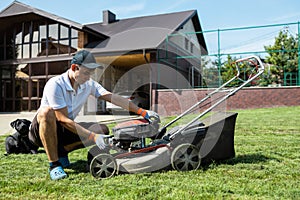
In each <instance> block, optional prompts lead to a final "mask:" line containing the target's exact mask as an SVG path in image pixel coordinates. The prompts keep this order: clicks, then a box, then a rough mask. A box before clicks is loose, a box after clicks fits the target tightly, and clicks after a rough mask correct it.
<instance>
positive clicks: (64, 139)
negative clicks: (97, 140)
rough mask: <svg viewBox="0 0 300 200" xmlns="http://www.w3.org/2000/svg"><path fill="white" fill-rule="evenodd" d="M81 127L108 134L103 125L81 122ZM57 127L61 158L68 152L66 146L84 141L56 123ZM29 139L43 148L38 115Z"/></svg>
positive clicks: (32, 124)
mask: <svg viewBox="0 0 300 200" xmlns="http://www.w3.org/2000/svg"><path fill="white" fill-rule="evenodd" d="M78 124H79V125H81V126H83V127H84V128H86V129H89V130H91V131H93V132H95V133H99V134H108V128H107V126H106V125H103V124H96V123H93V122H80V123H78ZM56 127H57V140H58V154H59V155H60V156H64V155H66V154H67V153H68V152H67V151H66V150H65V149H64V146H67V145H70V144H74V143H78V142H81V141H82V140H83V139H86V138H80V136H79V135H77V134H75V133H73V132H71V131H69V130H68V129H66V128H64V127H63V126H62V125H61V124H60V123H59V122H56ZM29 139H30V141H31V142H32V143H34V144H35V145H37V146H39V147H43V144H42V141H41V138H40V134H39V124H38V121H37V115H36V116H35V117H34V118H33V120H32V122H31V128H30V131H29Z"/></svg>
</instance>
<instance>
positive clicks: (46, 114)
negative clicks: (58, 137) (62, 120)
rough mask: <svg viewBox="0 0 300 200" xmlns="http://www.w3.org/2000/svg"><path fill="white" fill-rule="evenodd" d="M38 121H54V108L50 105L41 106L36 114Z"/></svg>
mask: <svg viewBox="0 0 300 200" xmlns="http://www.w3.org/2000/svg"><path fill="white" fill-rule="evenodd" d="M37 120H38V123H39V124H41V123H51V124H52V123H56V117H55V113H54V110H53V109H52V108H51V107H44V108H41V109H40V110H39V112H38V115H37Z"/></svg>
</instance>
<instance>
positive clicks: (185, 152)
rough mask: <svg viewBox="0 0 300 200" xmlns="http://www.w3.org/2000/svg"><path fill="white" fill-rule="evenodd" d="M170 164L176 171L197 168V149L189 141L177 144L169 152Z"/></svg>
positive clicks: (199, 162)
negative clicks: (170, 152)
mask: <svg viewBox="0 0 300 200" xmlns="http://www.w3.org/2000/svg"><path fill="white" fill-rule="evenodd" d="M171 164H172V167H173V169H175V170H177V171H190V170H197V169H198V168H199V166H200V164H201V157H200V153H199V149H198V148H197V147H196V146H195V145H193V144H189V143H184V144H181V145H179V146H177V147H176V148H175V149H174V150H173V152H172V154H171Z"/></svg>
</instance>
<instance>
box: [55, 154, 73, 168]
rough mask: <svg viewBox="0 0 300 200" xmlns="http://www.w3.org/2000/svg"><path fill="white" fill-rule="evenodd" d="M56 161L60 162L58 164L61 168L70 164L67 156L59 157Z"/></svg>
mask: <svg viewBox="0 0 300 200" xmlns="http://www.w3.org/2000/svg"><path fill="white" fill-rule="evenodd" d="M58 161H59V162H60V164H61V166H62V167H63V168H67V167H70V165H71V164H70V161H69V157H68V156H64V157H59V159H58Z"/></svg>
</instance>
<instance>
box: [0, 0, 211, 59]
mask: <svg viewBox="0 0 300 200" xmlns="http://www.w3.org/2000/svg"><path fill="white" fill-rule="evenodd" d="M32 14H34V15H37V16H41V17H45V18H48V19H51V20H54V21H57V22H59V23H62V24H66V25H68V26H71V27H74V28H77V29H79V30H83V31H87V32H90V33H93V34H96V35H98V36H100V38H101V39H100V38H99V42H95V43H91V44H89V45H88V46H87V48H95V47H97V48H96V49H94V50H96V52H99V53H110V52H128V51H135V50H144V49H157V48H159V46H160V45H161V44H162V42H164V41H165V39H166V37H167V35H170V34H173V33H175V32H176V31H178V30H180V28H181V27H182V26H183V25H184V24H185V23H186V22H187V21H188V20H192V21H193V24H194V27H195V31H196V32H200V31H202V29H201V25H200V22H199V18H198V14H197V11H196V10H189V11H183V12H175V13H169V14H160V15H152V16H143V17H136V18H129V19H122V20H116V21H115V22H112V23H109V24H104V23H93V24H86V25H82V24H79V23H77V22H73V21H71V20H68V19H65V18H62V17H59V16H57V15H54V14H51V13H48V12H45V11H43V10H40V9H37V8H33V7H31V6H28V5H26V4H23V3H20V2H18V1H14V2H13V3H12V4H10V5H9V6H8V7H7V8H6V9H4V10H3V11H1V12H0V20H1V19H2V20H5V21H6V22H8V21H7V19H8V18H11V17H15V16H17V15H18V16H20V17H22V16H24V15H32ZM28 17H29V16H28ZM16 20H17V19H16ZM197 38H198V42H199V43H200V45H201V46H202V47H203V48H204V49H205V50H206V51H207V48H206V44H205V40H204V37H203V34H197ZM103 40H104V41H103Z"/></svg>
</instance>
